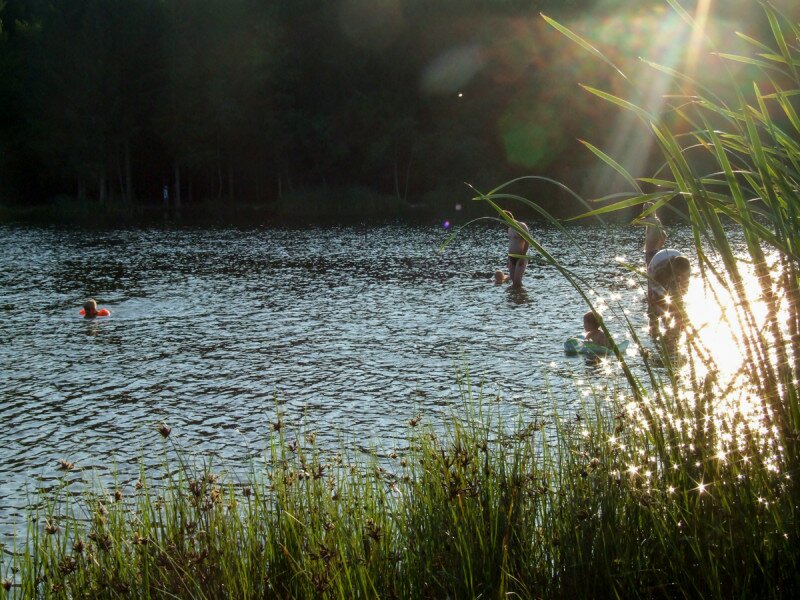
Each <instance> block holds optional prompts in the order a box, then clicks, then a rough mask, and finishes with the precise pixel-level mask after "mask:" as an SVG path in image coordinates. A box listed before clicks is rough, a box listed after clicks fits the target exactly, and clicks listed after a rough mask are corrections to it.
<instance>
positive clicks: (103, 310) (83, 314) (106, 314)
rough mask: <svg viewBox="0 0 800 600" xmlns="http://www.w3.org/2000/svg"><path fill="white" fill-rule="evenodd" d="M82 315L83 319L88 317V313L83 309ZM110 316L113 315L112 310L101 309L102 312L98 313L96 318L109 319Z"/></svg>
mask: <svg viewBox="0 0 800 600" xmlns="http://www.w3.org/2000/svg"><path fill="white" fill-rule="evenodd" d="M80 315H81V316H82V317H85V316H86V311H85V310H84V309H81V311H80ZM110 315H111V311H110V310H108V309H107V308H101V309H100V310H98V311H97V314H96V315H95V317H108V316H110Z"/></svg>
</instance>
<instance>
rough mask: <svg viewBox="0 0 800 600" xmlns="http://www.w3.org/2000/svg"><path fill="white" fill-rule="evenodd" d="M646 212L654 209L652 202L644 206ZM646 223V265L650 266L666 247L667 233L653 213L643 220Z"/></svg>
mask: <svg viewBox="0 0 800 600" xmlns="http://www.w3.org/2000/svg"><path fill="white" fill-rule="evenodd" d="M642 208H643V209H644V211H647V210H649V209H651V208H653V203H652V202H645V203H644V205H643V206H642ZM641 222H642V223H644V228H645V231H644V264H645V266H648V267H649V266H650V261H651V260H653V257H654V256H655V255H656V253H657V252H658V251H659V250H661V249H662V248H663V247H664V242H666V241H667V232H666V231H664V227H663V226H662V225H661V219H659V218H658V215H657V214H656V212H655V211H653V212H652V213H651V214H650V215H648V216H646V217H644V218H643V219H642V220H641Z"/></svg>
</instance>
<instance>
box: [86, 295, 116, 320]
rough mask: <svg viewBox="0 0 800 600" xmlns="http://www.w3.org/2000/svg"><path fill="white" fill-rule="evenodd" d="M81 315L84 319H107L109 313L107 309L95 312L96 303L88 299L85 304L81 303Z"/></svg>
mask: <svg viewBox="0 0 800 600" xmlns="http://www.w3.org/2000/svg"><path fill="white" fill-rule="evenodd" d="M81 314H82V315H83V316H84V318H86V319H94V318H95V317H107V316H108V315H110V314H111V311H110V310H108V309H107V308H101V309H100V310H97V302H96V301H95V300H94V299H93V298H89V299H88V300H87V301H86V302H84V303H83V310H82V311H81Z"/></svg>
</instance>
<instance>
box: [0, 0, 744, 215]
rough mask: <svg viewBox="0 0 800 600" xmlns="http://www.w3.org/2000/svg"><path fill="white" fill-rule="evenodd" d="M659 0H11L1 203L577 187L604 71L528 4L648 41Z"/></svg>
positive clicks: (4, 59) (458, 196)
mask: <svg viewBox="0 0 800 600" xmlns="http://www.w3.org/2000/svg"><path fill="white" fill-rule="evenodd" d="M735 4H737V5H738V4H741V2H737V3H735ZM615 5H619V6H615ZM652 9H653V7H652V4H651V3H619V2H610V1H604V2H591V1H589V0H572V1H570V2H564V1H555V0H541V1H538V2H518V1H512V0H472V1H467V0H458V1H456V0H453V1H450V2H440V1H437V2H433V1H428V0H385V1H383V2H366V1H362V0H346V1H343V2H321V1H318V0H317V1H315V0H283V1H278V2H264V1H258V0H135V1H129V0H86V1H82V2H72V1H68V0H5V2H4V3H0V20H1V21H2V37H0V202H6V203H9V202H16V203H21V204H24V205H27V204H31V203H37V202H42V201H45V200H50V199H52V198H55V197H58V196H62V195H64V196H69V197H81V198H83V197H86V198H89V199H94V200H100V201H104V200H111V199H114V200H122V201H125V200H127V201H138V202H154V201H159V200H160V199H161V198H162V193H163V189H164V186H167V187H168V189H169V191H170V196H171V201H172V202H177V203H180V202H183V203H184V204H186V203H187V202H198V201H203V200H211V201H214V202H216V203H218V204H220V205H223V206H224V205H226V204H227V203H229V202H231V201H233V200H236V201H243V202H248V203H256V204H273V203H276V202H279V201H280V200H281V199H282V198H284V197H285V196H286V195H287V194H288V195H293V196H294V197H295V198H297V197H299V196H301V195H302V194H303V193H306V196H305V198H306V199H307V200H308V201H309V202H311V203H312V204H313V202H314V201H315V200H314V199H315V198H324V196H325V194H327V193H329V192H331V193H332V192H333V191H334V190H349V191H353V190H361V191H362V192H363V191H366V192H368V193H370V194H375V195H377V196H380V197H386V198H394V199H395V200H397V201H401V202H405V201H412V202H415V203H418V202H423V203H424V202H426V201H433V199H437V198H438V199H439V200H443V201H446V202H447V203H448V204H450V205H451V206H452V204H453V203H454V202H458V201H460V200H464V199H465V197H467V195H468V192H467V190H466V188H465V186H464V185H463V184H464V182H465V181H467V182H470V183H473V184H475V185H477V186H478V187H488V184H490V183H494V182H496V181H498V180H502V179H506V178H509V177H512V176H514V175H518V174H522V173H529V172H532V171H533V172H536V173H538V174H542V175H548V176H550V177H553V178H555V179H558V180H559V181H562V182H564V183H566V184H568V185H572V186H576V187H578V188H581V187H583V184H585V182H586V180H587V178H588V177H589V174H588V171H587V164H588V163H589V162H590V161H591V160H592V157H591V155H590V154H589V153H587V152H582V151H581V150H580V148H579V146H578V144H577V143H576V141H575V138H576V137H578V135H580V136H583V137H587V136H588V137H589V138H590V139H596V141H597V143H600V141H601V140H602V139H604V138H605V136H606V135H607V134H605V133H600V132H602V131H606V130H607V127H606V126H607V124H608V119H609V117H608V115H609V114H611V113H610V112H609V110H608V109H607V108H604V107H602V105H601V104H598V103H597V102H595V101H593V100H592V99H591V98H590V97H589V96H588V95H587V94H580V93H578V92H577V91H576V89H575V87H574V80H575V77H576V76H577V77H579V78H580V80H581V81H582V82H585V83H595V84H599V83H600V82H602V81H605V80H606V79H607V77H608V74H607V73H603V72H602V71H601V70H597V69H595V68H594V67H590V68H587V67H584V66H582V65H584V64H589V63H588V60H587V61H586V62H584V58H583V57H582V55H581V53H580V50H579V49H577V50H575V51H574V52H573V51H572V50H570V49H567V50H565V48H564V45H563V44H562V43H561V40H560V39H559V36H558V33H557V32H555V31H553V30H552V29H551V28H548V27H547V26H546V24H545V23H544V22H543V21H542V20H541V18H540V17H539V11H546V12H548V13H549V14H552V15H553V16H556V17H557V18H564V19H568V20H569V22H572V20H571V19H573V18H574V19H577V20H583V25H582V26H583V27H585V28H592V29H594V30H601V31H604V32H606V33H607V34H608V35H609V36H612V37H613V36H616V35H617V34H619V33H620V32H622V31H624V26H623V29H620V27H621V26H620V24H619V23H617V24H616V25H615V24H614V23H611V24H609V23H608V22H607V21H608V19H609V18H612V17H614V16H615V15H616V16H620V15H622V13H623V12H624V13H625V14H628V13H630V15H631V18H632V19H634V22H635V23H636V22H638V23H640V24H641V23H644V26H642V27H639V26H637V25H635V26H634V28H633V30H631V31H630V33H631V35H632V36H635V37H637V38H640V39H642V40H645V41H646V40H648V39H650V38H655V37H657V36H656V35H655V34H654V31H655V32H656V33H657V30H653V31H650V29H653V28H657V27H658V22H659V20H660V19H662V18H664V15H663V14H662V13H657V12H656V13H653V12H652ZM637 19H638V21H637ZM648 23H649V25H648ZM577 26H579V27H580V26H581V25H580V24H578V25H577ZM637 27H639V29H637ZM615 28H616V31H617V33H614V31H615ZM648 28H650V29H648ZM608 41H611V40H608ZM615 41H616V40H615ZM645 51H646V49H643V48H642V47H631V48H629V51H627V57H626V58H633V59H635V57H636V56H637V55H638V53H641V52H645ZM565 74H566V75H568V76H565ZM309 192H314V193H313V194H311V193H309ZM557 200H558V199H557V198H555V197H554V198H552V199H551V200H549V201H548V199H547V198H546V197H545V198H543V202H544V204H545V205H548V204H549V205H551V206H552V205H553V204H554V203H555V202H556V201H557ZM291 201H292V200H290V202H291ZM306 208H313V206H312V207H306Z"/></svg>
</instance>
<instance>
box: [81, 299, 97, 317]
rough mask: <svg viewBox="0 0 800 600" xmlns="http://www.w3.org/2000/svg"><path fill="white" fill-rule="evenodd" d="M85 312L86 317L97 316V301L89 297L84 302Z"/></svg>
mask: <svg viewBox="0 0 800 600" xmlns="http://www.w3.org/2000/svg"><path fill="white" fill-rule="evenodd" d="M83 312H84V315H83V316H84V317H87V318H90V317H96V316H97V302H95V300H93V299H92V298H89V299H88V300H87V301H86V302H84V303H83Z"/></svg>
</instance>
